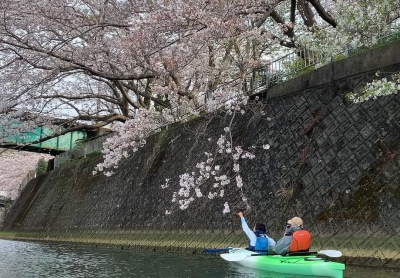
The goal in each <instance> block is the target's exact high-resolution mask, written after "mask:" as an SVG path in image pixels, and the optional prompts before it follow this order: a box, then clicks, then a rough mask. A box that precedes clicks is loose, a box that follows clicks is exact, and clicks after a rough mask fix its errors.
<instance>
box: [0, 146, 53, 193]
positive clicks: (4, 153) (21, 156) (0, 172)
mask: <svg viewBox="0 0 400 278" xmlns="http://www.w3.org/2000/svg"><path fill="white" fill-rule="evenodd" d="M41 158H42V159H44V160H49V159H50V158H51V156H50V155H47V154H40V153H33V152H24V151H20V152H18V151H14V150H7V149H0V196H3V197H6V198H10V199H12V200H14V199H15V198H16V197H17V196H18V194H19V190H20V187H21V185H22V182H23V179H24V178H25V177H26V176H27V175H28V173H29V172H30V171H35V169H36V165H37V163H38V161H39V159H41Z"/></svg>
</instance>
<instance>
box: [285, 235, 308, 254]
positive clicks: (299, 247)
mask: <svg viewBox="0 0 400 278" xmlns="http://www.w3.org/2000/svg"><path fill="white" fill-rule="evenodd" d="M310 247H311V234H310V233H309V232H308V231H306V230H299V231H296V232H294V233H293V238H292V242H291V243H290V246H289V252H299V251H308V250H310Z"/></svg>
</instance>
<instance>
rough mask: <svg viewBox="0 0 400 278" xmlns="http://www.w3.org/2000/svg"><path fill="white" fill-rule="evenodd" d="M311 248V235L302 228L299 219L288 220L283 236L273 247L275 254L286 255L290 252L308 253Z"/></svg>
mask: <svg viewBox="0 0 400 278" xmlns="http://www.w3.org/2000/svg"><path fill="white" fill-rule="evenodd" d="M310 246H311V235H310V233H309V232H308V231H306V230H304V228H303V220H302V219H301V218H300V217H297V216H296V217H293V218H292V219H290V220H288V222H287V225H286V229H285V234H284V235H283V237H282V238H281V239H280V240H278V242H277V243H276V246H275V253H276V254H278V255H286V254H287V253H291V252H308V251H309V250H310Z"/></svg>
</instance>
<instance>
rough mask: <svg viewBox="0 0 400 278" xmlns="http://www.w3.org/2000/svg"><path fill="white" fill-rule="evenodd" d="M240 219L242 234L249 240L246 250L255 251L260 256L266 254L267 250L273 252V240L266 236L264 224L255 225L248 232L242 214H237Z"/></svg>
mask: <svg viewBox="0 0 400 278" xmlns="http://www.w3.org/2000/svg"><path fill="white" fill-rule="evenodd" d="M237 215H238V216H239V217H240V222H241V223H242V229H243V232H245V233H246V235H247V237H248V238H249V247H248V250H250V251H255V252H258V253H261V254H266V253H267V252H268V250H274V248H275V240H273V239H272V238H270V237H268V236H267V229H266V226H265V224H263V223H256V225H255V226H254V228H253V230H250V228H249V226H248V225H247V223H246V219H245V218H244V216H243V212H242V211H239V212H237Z"/></svg>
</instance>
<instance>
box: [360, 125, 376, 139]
mask: <svg viewBox="0 0 400 278" xmlns="http://www.w3.org/2000/svg"><path fill="white" fill-rule="evenodd" d="M374 132H375V128H374V127H373V126H372V125H371V124H370V123H367V124H366V125H365V126H364V127H363V128H362V129H361V130H360V134H361V135H362V137H363V138H364V139H367V138H368V137H369V136H370V135H371V134H372V133H374Z"/></svg>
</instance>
